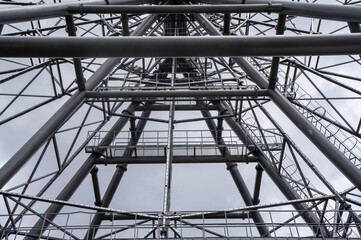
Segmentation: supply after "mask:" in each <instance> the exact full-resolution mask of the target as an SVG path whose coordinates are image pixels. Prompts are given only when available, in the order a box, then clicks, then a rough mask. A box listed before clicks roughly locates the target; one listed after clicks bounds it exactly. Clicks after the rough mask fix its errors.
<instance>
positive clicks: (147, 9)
mask: <svg viewBox="0 0 361 240" xmlns="http://www.w3.org/2000/svg"><path fill="white" fill-rule="evenodd" d="M281 11H282V4H272V5H271V6H270V5H269V4H252V5H251V4H248V5H239V4H221V5H154V6H129V5H112V6H91V5H86V6H76V7H69V8H68V12H69V13H72V14H75V13H76V14H79V13H133V14H136V13H137V14H145V13H159V14H160V13H168V14H169V13H184V14H186V13H215V12H219V13H248V12H281Z"/></svg>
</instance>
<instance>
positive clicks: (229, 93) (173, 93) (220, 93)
mask: <svg viewBox="0 0 361 240" xmlns="http://www.w3.org/2000/svg"><path fill="white" fill-rule="evenodd" d="M267 95H268V91H267V90H259V89H254V90H194V91H191V90H189V91H186V90H185V91H180V90H167V91H161V90H159V91H103V92H102V91H89V92H86V97H87V98H137V97H142V98H144V97H151V98H152V97H174V98H179V97H181V98H183V97H236V96H247V97H251V96H254V97H257V96H267Z"/></svg>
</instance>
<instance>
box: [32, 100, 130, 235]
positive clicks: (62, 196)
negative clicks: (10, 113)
mask: <svg viewBox="0 0 361 240" xmlns="http://www.w3.org/2000/svg"><path fill="white" fill-rule="evenodd" d="M133 111H134V104H131V105H130V106H129V107H128V108H127V111H125V112H124V113H125V114H129V113H132V112H133ZM127 122H128V118H127V117H121V118H119V120H118V121H117V122H116V123H115V124H114V126H113V127H112V128H111V130H110V131H109V132H108V134H107V135H106V136H105V137H104V139H103V140H102V141H101V142H100V144H99V145H100V146H108V145H109V144H110V143H111V142H112V141H113V139H114V138H115V136H116V134H115V133H118V132H119V131H120V130H121V129H122V128H123V127H124V126H125V124H126V123H127ZM97 157H98V154H95V153H94V154H91V155H90V156H89V157H88V159H87V160H86V161H85V162H84V163H83V165H82V166H81V167H80V168H79V170H78V171H77V173H76V174H75V175H74V176H73V177H72V179H71V180H70V181H69V182H68V184H67V185H66V186H65V187H64V189H63V190H62V191H61V192H60V193H59V195H58V196H57V198H56V200H63V201H67V200H69V199H70V197H71V196H72V195H73V193H74V192H75V190H76V189H77V188H78V187H79V185H80V184H81V183H82V182H83V180H84V179H85V177H86V176H87V175H88V174H89V172H90V171H91V170H92V169H93V167H94V160H95V159H96V158H97ZM62 208H63V205H61V204H51V205H50V207H49V208H48V209H47V210H46V211H45V213H44V214H45V216H47V219H49V220H50V221H52V220H54V218H55V217H56V215H57V213H59V212H60V210H61V209H62ZM48 225H49V222H44V220H42V219H40V220H38V221H37V222H36V223H35V225H34V226H33V228H32V229H31V230H30V231H29V235H31V236H39V235H41V234H42V233H43V232H44V231H45V230H46V228H47V226H48ZM33 239H34V238H33V237H25V240H33Z"/></svg>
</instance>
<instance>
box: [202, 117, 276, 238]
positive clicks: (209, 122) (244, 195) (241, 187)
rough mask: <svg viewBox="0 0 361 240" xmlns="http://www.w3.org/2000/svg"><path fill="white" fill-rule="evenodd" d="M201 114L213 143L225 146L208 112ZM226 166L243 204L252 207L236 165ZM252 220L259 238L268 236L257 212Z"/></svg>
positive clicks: (222, 151)
mask: <svg viewBox="0 0 361 240" xmlns="http://www.w3.org/2000/svg"><path fill="white" fill-rule="evenodd" d="M219 112H220V114H223V113H224V112H225V111H219ZM201 113H202V115H203V117H205V118H207V119H206V120H205V121H206V124H207V126H208V128H209V131H210V132H211V134H212V136H213V138H214V141H215V142H216V143H217V144H219V145H221V146H226V144H225V143H224V140H223V138H219V137H218V136H217V134H216V132H217V126H216V124H215V123H214V121H213V120H212V119H209V117H211V116H212V115H211V114H210V112H209V111H201ZM219 151H220V152H221V153H224V156H229V155H230V153H229V151H228V149H227V148H225V147H220V148H219ZM226 165H227V170H228V171H229V172H230V174H231V176H232V178H233V180H234V182H235V184H236V186H237V188H238V191H239V193H240V194H241V196H242V198H243V201H244V203H245V204H246V206H253V203H252V196H251V193H250V192H249V190H248V187H247V185H246V183H245V182H244V180H243V178H242V176H241V173H240V172H239V170H238V167H237V164H236V163H226ZM252 218H253V221H254V222H255V224H256V227H257V230H258V232H259V234H260V235H261V236H268V235H269V232H268V228H267V227H266V224H265V222H264V220H263V218H262V216H261V214H260V213H259V212H258V211H254V212H252Z"/></svg>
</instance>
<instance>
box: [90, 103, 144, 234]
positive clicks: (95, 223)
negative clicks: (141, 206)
mask: <svg viewBox="0 0 361 240" xmlns="http://www.w3.org/2000/svg"><path fill="white" fill-rule="evenodd" d="M137 105H139V102H132V103H131V106H132V107H131V111H130V112H128V111H127V112H128V114H129V113H132V112H134V108H135V107H136V106H137ZM150 113H151V112H150V111H145V112H143V113H142V117H145V118H148V117H149V116H150ZM146 123H147V120H144V119H140V120H139V122H138V125H137V128H136V134H135V135H136V137H135V138H134V139H130V142H129V146H135V145H136V144H137V142H138V140H139V137H140V135H141V133H142V132H143V129H144V127H145V124H146ZM132 151H133V149H132V148H128V149H127V151H125V152H124V156H128V155H131V154H132ZM126 171H127V164H118V165H117V166H116V169H115V171H114V174H113V177H112V179H111V180H110V183H109V185H108V187H107V190H106V191H105V193H104V196H103V198H102V204H101V207H105V208H107V207H109V205H110V203H111V201H112V199H113V197H114V194H115V191H116V190H117V188H118V186H119V183H120V181H121V180H122V178H123V175H124V173H125V172H126ZM103 215H104V214H103V213H99V212H97V213H96V214H95V215H94V217H93V219H92V221H91V223H90V225H89V226H90V227H89V230H88V231H87V233H86V235H85V239H93V238H95V235H96V233H97V232H98V229H99V225H100V223H101V221H102V219H103Z"/></svg>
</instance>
